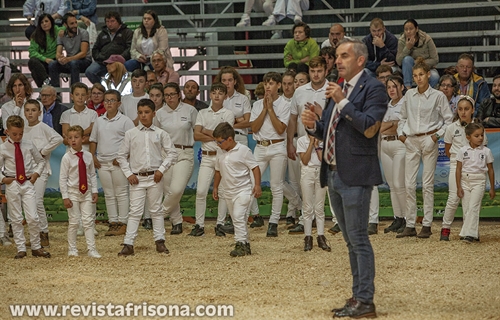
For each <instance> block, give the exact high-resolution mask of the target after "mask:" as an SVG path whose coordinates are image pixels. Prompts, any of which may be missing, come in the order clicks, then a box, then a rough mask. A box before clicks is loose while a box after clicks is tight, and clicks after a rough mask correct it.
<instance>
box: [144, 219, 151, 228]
mask: <svg viewBox="0 0 500 320" xmlns="http://www.w3.org/2000/svg"><path fill="white" fill-rule="evenodd" d="M142 226H143V227H144V229H146V230H152V229H153V220H151V219H144V221H142Z"/></svg>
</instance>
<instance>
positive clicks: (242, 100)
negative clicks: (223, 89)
mask: <svg viewBox="0 0 500 320" xmlns="http://www.w3.org/2000/svg"><path fill="white" fill-rule="evenodd" d="M222 105H223V106H224V108H226V109H228V110H231V112H232V113H234V118H235V119H236V118H241V117H243V115H245V114H247V113H250V112H251V111H252V108H251V107H250V100H248V97H247V96H245V95H243V94H241V93H239V92H238V91H234V94H233V95H232V96H231V97H227V98H226V100H224V103H223V104H222ZM235 123H236V121H235ZM234 131H237V132H240V133H242V134H245V135H247V134H248V128H245V129H234Z"/></svg>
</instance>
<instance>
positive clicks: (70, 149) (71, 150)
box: [69, 147, 83, 155]
mask: <svg viewBox="0 0 500 320" xmlns="http://www.w3.org/2000/svg"><path fill="white" fill-rule="evenodd" d="M69 151H70V152H71V154H74V155H76V154H77V153H78V152H83V149H82V150H80V151H76V150H75V149H73V148H72V147H70V148H69Z"/></svg>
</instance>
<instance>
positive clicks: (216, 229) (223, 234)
mask: <svg viewBox="0 0 500 320" xmlns="http://www.w3.org/2000/svg"><path fill="white" fill-rule="evenodd" d="M221 227H222V224H218V225H216V226H215V235H216V236H217V237H225V236H226V233H224V231H222V230H221V229H220V228H221Z"/></svg>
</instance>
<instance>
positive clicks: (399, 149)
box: [380, 140, 406, 218]
mask: <svg viewBox="0 0 500 320" xmlns="http://www.w3.org/2000/svg"><path fill="white" fill-rule="evenodd" d="M380 149H381V154H380V161H381V162H382V168H383V170H384V176H385V180H386V181H387V184H388V185H389V189H390V194H391V203H392V211H393V212H394V216H396V217H398V218H404V217H405V211H406V190H405V154H406V147H405V145H404V144H403V143H401V141H399V140H393V141H387V140H382V142H381V148H380Z"/></svg>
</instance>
